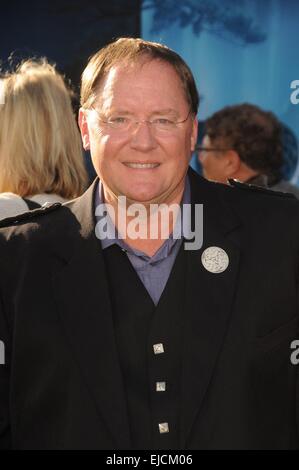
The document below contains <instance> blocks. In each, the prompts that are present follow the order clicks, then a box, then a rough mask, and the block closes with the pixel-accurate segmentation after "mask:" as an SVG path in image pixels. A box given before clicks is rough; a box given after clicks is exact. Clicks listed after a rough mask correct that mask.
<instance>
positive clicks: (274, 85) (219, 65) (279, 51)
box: [141, 0, 299, 184]
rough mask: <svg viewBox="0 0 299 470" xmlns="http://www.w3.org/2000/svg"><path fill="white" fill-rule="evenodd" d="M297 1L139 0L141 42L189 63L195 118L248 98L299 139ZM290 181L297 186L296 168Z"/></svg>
mask: <svg viewBox="0 0 299 470" xmlns="http://www.w3.org/2000/svg"><path fill="white" fill-rule="evenodd" d="M298 25H299V1H298V0H238V1H235V0H183V1H179V2H178V1H177V0H144V1H143V7H142V15H141V31H142V37H143V38H144V39H148V40H152V41H159V42H163V43H164V44H166V45H168V46H169V47H171V48H172V49H174V50H176V51H177V52H178V53H179V54H181V55H182V56H183V57H184V59H185V60H186V62H187V63H188V64H189V66H190V67H191V69H192V71H193V73H194V75H195V78H196V81H197V85H198V88H199V91H200V95H201V106H200V111H199V118H200V119H205V118H206V117H207V116H209V115H210V114H212V113H214V112H215V111H216V110H218V109H220V108H222V107H223V106H226V105H230V104H236V103H242V102H245V101H247V102H250V103H254V104H257V105H259V106H261V107H262V108H264V109H267V110H271V111H273V112H274V113H275V114H276V115H277V116H278V118H279V119H280V120H281V121H283V122H284V123H285V124H287V125H288V126H289V127H290V128H291V129H292V130H293V131H294V133H295V134H296V135H297V138H299V103H298V104H292V102H291V99H290V98H291V94H292V92H294V90H293V89H291V83H292V82H293V81H294V80H299V50H298V47H297V44H298V42H299V41H298V36H299V28H298ZM292 180H293V182H296V183H297V184H298V183H299V170H298V166H297V169H296V171H295V173H294V174H293V178H292Z"/></svg>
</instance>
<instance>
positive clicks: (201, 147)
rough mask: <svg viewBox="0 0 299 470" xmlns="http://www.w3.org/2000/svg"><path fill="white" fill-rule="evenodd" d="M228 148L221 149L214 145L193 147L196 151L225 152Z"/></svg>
mask: <svg viewBox="0 0 299 470" xmlns="http://www.w3.org/2000/svg"><path fill="white" fill-rule="evenodd" d="M228 150H230V149H222V148H216V147H203V146H202V145H197V146H196V147H195V151H196V152H227V151H228Z"/></svg>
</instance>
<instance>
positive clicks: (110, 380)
mask: <svg viewBox="0 0 299 470" xmlns="http://www.w3.org/2000/svg"><path fill="white" fill-rule="evenodd" d="M95 188H96V182H95V183H94V184H93V186H92V187H91V188H90V189H89V190H88V191H87V192H86V193H85V194H84V195H83V196H82V197H81V198H78V199H77V200H76V201H75V202H74V203H73V206H72V207H71V210H72V212H73V213H74V214H75V217H76V220H77V221H78V222H79V223H80V225H81V229H80V230H81V231H80V233H78V235H77V236H76V237H75V241H74V243H73V248H72V254H71V255H70V256H69V255H67V256H66V258H68V259H67V260H66V264H65V266H64V268H63V269H62V270H60V272H58V273H56V274H55V276H54V278H53V283H54V292H55V296H56V299H57V302H58V304H59V311H60V316H61V320H62V323H63V326H64V329H65V332H66V334H67V337H68V340H69V343H70V346H71V348H72V351H73V354H74V357H75V360H76V362H77V364H78V366H79V368H80V370H81V373H82V376H83V378H84V380H85V381H86V384H87V386H88V388H89V391H90V393H91V395H92V396H93V399H94V401H95V403H96V407H97V409H98V411H99V414H100V415H101V417H102V418H103V419H104V421H105V423H106V426H107V429H108V430H109V431H110V433H111V435H112V437H113V438H114V440H115V446H116V448H121V449H126V448H129V447H130V437H129V436H130V431H129V424H128V417H127V412H126V400H125V392H124V386H123V382H122V377H121V370H120V365H119V360H118V353H117V348H116V343H115V338H114V328H113V323H112V313H111V305H110V299H109V293H108V286H107V283H106V273H105V266H104V260H103V256H102V249H101V246H100V241H99V240H97V238H96V237H95V233H94V227H95V220H94V204H93V197H94V190H95ZM69 249H70V247H69V246H68V247H66V252H67V251H68V250H69Z"/></svg>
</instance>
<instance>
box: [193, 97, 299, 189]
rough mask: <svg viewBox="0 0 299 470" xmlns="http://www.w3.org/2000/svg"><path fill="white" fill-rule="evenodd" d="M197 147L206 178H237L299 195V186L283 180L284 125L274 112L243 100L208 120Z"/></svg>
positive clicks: (223, 181) (221, 180)
mask: <svg viewBox="0 0 299 470" xmlns="http://www.w3.org/2000/svg"><path fill="white" fill-rule="evenodd" d="M197 151H198V153H199V160H200V163H201V165H202V168H203V175H204V176H205V177H206V178H207V179H210V180H214V181H219V182H222V183H227V182H228V180H229V179H237V180H239V181H243V182H246V183H250V184H256V185H258V186H265V187H271V188H272V189H277V190H281V191H283V190H285V191H288V190H289V191H292V192H294V193H295V194H296V195H297V196H298V195H299V188H296V187H293V186H292V185H290V184H284V185H283V184H282V183H281V180H282V168H283V163H284V159H283V155H284V141H283V128H282V125H281V123H280V122H279V121H278V119H277V118H276V117H275V115H274V114H273V113H271V112H267V111H264V110H262V109H261V108H259V107H258V106H255V105H252V104H248V103H244V104H240V105H234V106H227V107H225V108H223V109H221V110H220V111H217V112H216V113H214V114H213V115H212V116H211V117H210V118H208V119H207V120H206V121H205V135H204V137H203V140H202V144H201V145H198V146H197Z"/></svg>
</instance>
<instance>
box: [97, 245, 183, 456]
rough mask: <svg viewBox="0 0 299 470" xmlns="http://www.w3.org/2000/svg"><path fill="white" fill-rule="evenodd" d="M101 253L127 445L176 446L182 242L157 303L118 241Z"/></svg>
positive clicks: (179, 366) (138, 446)
mask: <svg viewBox="0 0 299 470" xmlns="http://www.w3.org/2000/svg"><path fill="white" fill-rule="evenodd" d="M103 255H104V259H105V264H106V271H107V278H108V284H109V289H110V297H111V305H112V311H113V320H114V328H115V338H116V344H117V347H118V353H119V360H120V365H121V370H122V374H123V381H124V385H125V390H126V398H127V407H128V417H129V423H130V429H131V440H132V447H133V448H134V449H178V448H179V429H180V422H179V416H180V412H179V411H180V396H181V390H180V388H181V349H182V348H181V338H182V334H183V320H184V311H183V306H184V299H185V283H184V281H185V278H186V276H185V271H186V256H185V251H184V244H183V243H182V245H181V248H180V250H179V253H178V255H177V257H176V260H175V263H174V265H173V268H172V271H171V273H170V276H169V279H168V282H167V284H166V287H165V289H164V292H163V293H162V295H161V298H160V301H159V303H158V305H157V307H156V306H155V305H154V303H153V301H152V299H151V297H150V295H149V294H148V292H147V290H146V289H145V287H144V286H143V284H142V282H141V280H140V279H139V277H138V274H137V273H136V272H135V270H134V268H133V266H132V264H131V263H130V261H129V259H128V258H127V255H126V253H125V252H124V251H122V250H121V248H120V247H119V246H117V245H112V246H110V247H109V248H106V249H105V250H103ZM157 344H162V345H163V349H164V352H162V353H158V354H155V353H154V348H153V346H154V345H157ZM157 382H160V384H157ZM163 382H165V385H166V389H165V391H162V390H163V389H164V384H163ZM157 387H158V389H159V390H160V391H157ZM161 388H162V390H161ZM165 423H167V425H168V426H166V424H165ZM159 424H160V425H162V426H159ZM167 427H168V430H169V432H160V431H161V430H162V431H165V430H166V431H167Z"/></svg>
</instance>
